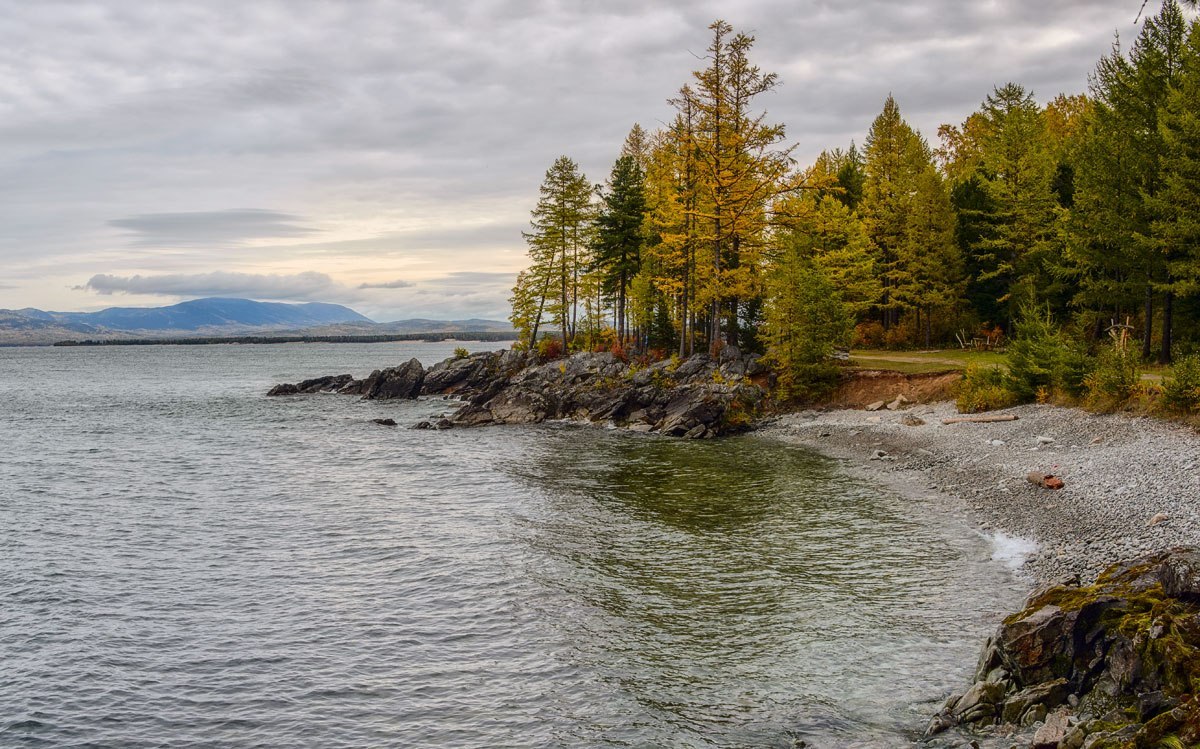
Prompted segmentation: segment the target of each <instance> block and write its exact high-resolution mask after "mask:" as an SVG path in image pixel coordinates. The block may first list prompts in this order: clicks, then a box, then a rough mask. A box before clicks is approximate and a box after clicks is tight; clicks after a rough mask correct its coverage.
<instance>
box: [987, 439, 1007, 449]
mask: <svg viewBox="0 0 1200 749" xmlns="http://www.w3.org/2000/svg"><path fill="white" fill-rule="evenodd" d="M988 444H989V445H991V446H992V447H1000V446H1001V445H1003V444H1004V440H992V441H991V442H988Z"/></svg>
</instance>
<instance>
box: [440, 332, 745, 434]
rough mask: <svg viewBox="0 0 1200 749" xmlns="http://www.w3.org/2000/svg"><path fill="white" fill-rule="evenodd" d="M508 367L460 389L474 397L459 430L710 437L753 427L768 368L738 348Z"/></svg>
mask: <svg viewBox="0 0 1200 749" xmlns="http://www.w3.org/2000/svg"><path fill="white" fill-rule="evenodd" d="M727 351H729V350H728V349H727ZM491 356H493V357H495V356H496V355H495V354H493V355H491ZM508 363H509V364H514V363H518V362H513V361H510V362H508ZM505 364H506V362H505V361H504V360H503V357H500V358H499V359H496V360H495V361H493V362H491V363H490V366H491V367H492V368H493V369H494V370H495V371H496V372H498V376H495V377H493V378H491V379H487V378H484V379H483V380H482V382H481V383H480V384H477V385H471V386H469V387H466V388H458V389H456V390H455V391H454V392H457V393H459V394H462V395H466V397H467V399H468V401H467V404H466V405H465V406H463V407H462V408H461V409H459V410H458V412H456V413H455V414H454V415H452V416H451V417H450V421H451V422H452V423H453V424H454V425H456V426H479V425H483V424H514V423H537V422H541V421H545V420H547V419H576V420H586V421H602V422H612V423H614V424H617V425H618V426H624V427H628V428H630V429H633V430H636V431H642V432H658V433H661V434H667V435H671V436H675V437H687V438H706V437H715V436H717V435H720V434H725V433H728V432H733V431H739V430H742V429H745V428H746V427H747V426H749V424H750V421H751V419H752V417H753V416H754V414H755V413H756V412H757V410H758V408H759V406H760V405H761V403H762V401H763V397H764V391H763V389H762V388H761V387H759V386H758V385H755V384H753V383H752V382H751V381H750V379H749V376H750V375H751V374H760V373H761V372H762V368H761V367H760V366H759V365H758V363H757V360H756V359H754V358H753V357H749V358H748V359H747V358H743V357H742V356H741V355H740V354H739V353H737V350H736V349H733V350H732V351H731V352H729V353H726V354H725V355H724V356H723V357H721V358H720V359H719V360H714V359H712V358H710V357H709V356H707V355H705V354H697V355H695V356H692V357H689V358H687V359H683V360H679V359H671V360H664V361H660V362H655V363H652V364H649V365H645V366H638V365H631V364H627V363H625V362H623V361H620V360H619V359H617V358H616V357H614V356H613V355H612V354H610V353H578V354H574V355H572V356H569V357H566V358H563V359H555V360H551V361H548V362H544V363H540V364H539V363H533V364H531V365H530V366H526V367H523V368H520V369H518V370H517V371H515V372H513V373H512V374H508V375H505V374H504V372H505V371H506V366H505ZM459 366H460V367H465V366H466V365H459ZM454 387H456V388H457V387H458V386H457V385H456V386H454ZM427 391H428V388H427Z"/></svg>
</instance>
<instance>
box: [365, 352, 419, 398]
mask: <svg viewBox="0 0 1200 749" xmlns="http://www.w3.org/2000/svg"><path fill="white" fill-rule="evenodd" d="M424 382H425V368H424V367H422V366H421V362H419V361H417V360H416V359H409V360H408V362H406V363H404V364H402V365H400V366H399V367H391V368H389V369H377V370H375V371H374V372H372V373H371V375H370V376H369V377H367V379H366V382H364V383H363V388H362V389H363V396H362V397H363V400H394V399H398V398H403V399H410V400H411V399H413V398H416V397H417V395H419V394H420V392H421V385H422V384H424Z"/></svg>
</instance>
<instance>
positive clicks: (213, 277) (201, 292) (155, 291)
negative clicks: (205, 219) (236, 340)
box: [83, 271, 347, 301]
mask: <svg viewBox="0 0 1200 749" xmlns="http://www.w3.org/2000/svg"><path fill="white" fill-rule="evenodd" d="M83 288H84V289H86V290H88V291H93V292H95V293H97V294H103V295H111V294H140V295H154V296H170V297H206V296H232V297H248V298H251V299H259V300H280V301H328V300H329V299H330V298H338V297H344V296H345V295H346V292H347V289H346V287H345V286H344V285H343V284H339V283H336V282H335V281H334V280H333V279H332V278H330V277H329V276H328V275H326V274H324V273H316V272H313V271H308V272H305V273H296V274H293V275H280V274H265V273H225V272H215V273H193V274H187V273H169V274H165V275H156V276H142V275H135V276H114V275H109V274H107V273H100V274H97V275H94V276H92V277H91V278H90V279H89V280H88V282H87V283H86V284H84V286H83Z"/></svg>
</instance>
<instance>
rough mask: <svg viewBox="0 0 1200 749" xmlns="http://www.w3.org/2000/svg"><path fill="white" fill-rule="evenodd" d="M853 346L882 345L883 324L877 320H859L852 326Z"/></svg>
mask: <svg viewBox="0 0 1200 749" xmlns="http://www.w3.org/2000/svg"><path fill="white" fill-rule="evenodd" d="M852 345H853V346H854V347H855V348H879V347H880V346H882V345H883V326H882V325H880V324H879V323H877V322H873V321H872V322H860V323H859V324H858V325H855V326H854V339H853V343H852Z"/></svg>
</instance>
